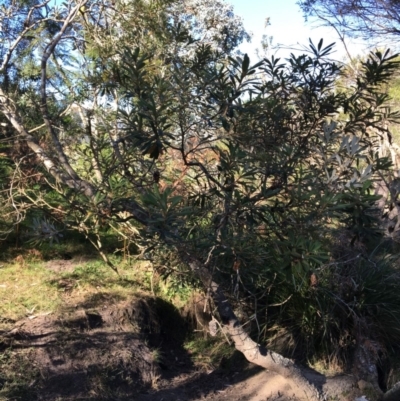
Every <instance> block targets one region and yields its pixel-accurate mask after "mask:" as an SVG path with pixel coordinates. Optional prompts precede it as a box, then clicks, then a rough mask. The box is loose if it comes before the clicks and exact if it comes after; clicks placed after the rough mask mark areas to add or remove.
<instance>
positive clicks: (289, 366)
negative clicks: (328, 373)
mask: <svg viewBox="0 0 400 401" xmlns="http://www.w3.org/2000/svg"><path fill="white" fill-rule="evenodd" d="M181 254H182V253H181ZM182 259H183V260H184V261H185V262H186V263H188V264H189V266H190V268H191V270H192V271H193V273H194V274H195V275H196V276H197V277H198V278H200V280H201V281H202V283H203V285H204V287H205V288H207V289H208V290H209V291H210V293H211V296H212V298H213V301H214V303H215V305H216V306H217V309H218V313H219V315H220V318H221V321H222V323H223V324H224V327H225V328H226V329H227V332H228V334H229V336H230V337H231V338H232V340H233V342H234V343H235V348H236V349H237V350H238V351H240V352H241V353H243V355H244V356H245V357H246V359H247V360H248V361H249V362H251V363H254V364H256V365H258V366H261V367H263V368H265V369H268V370H271V371H273V372H276V373H278V374H279V375H281V376H283V377H285V378H286V379H288V380H290V382H291V383H292V386H293V387H294V388H293V390H295V391H296V396H297V397H298V398H300V399H305V400H309V401H318V400H321V399H322V394H320V392H319V391H318V389H317V388H316V387H315V386H314V385H313V384H311V383H310V382H309V381H308V380H307V379H306V378H305V376H304V374H303V372H302V370H301V368H300V367H299V366H297V365H296V364H295V363H294V361H293V360H291V359H288V358H285V357H283V356H282V355H280V354H277V353H275V352H272V351H269V350H267V349H266V348H265V347H264V346H262V345H260V344H257V343H256V342H255V341H253V340H252V339H251V338H250V336H249V335H248V334H247V333H246V332H245V330H244V329H243V327H242V325H241V324H240V322H239V320H238V319H237V317H236V315H235V313H234V312H233V310H232V307H231V305H230V303H229V301H228V300H227V299H226V297H225V295H224V293H223V291H222V289H221V287H220V286H219V285H218V284H217V283H216V282H215V281H213V279H212V275H211V273H210V271H209V270H208V269H207V267H205V266H204V265H203V264H202V263H201V262H199V261H198V260H197V259H194V258H192V257H190V255H183V256H182Z"/></svg>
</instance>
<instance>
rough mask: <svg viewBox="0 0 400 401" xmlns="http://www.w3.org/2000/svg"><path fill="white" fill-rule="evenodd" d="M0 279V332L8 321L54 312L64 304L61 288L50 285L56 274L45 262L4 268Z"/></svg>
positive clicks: (11, 265)
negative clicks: (48, 268)
mask: <svg viewBox="0 0 400 401" xmlns="http://www.w3.org/2000/svg"><path fill="white" fill-rule="evenodd" d="M0 277H1V278H0V298H1V303H0V316H1V320H2V321H0V329H1V328H2V325H3V324H7V322H10V321H11V322H13V321H16V320H18V319H21V318H23V317H25V316H29V315H33V314H34V313H35V314H38V313H48V312H53V311H54V310H56V309H57V308H58V307H59V306H60V305H61V298H60V296H59V294H58V291H57V289H56V288H54V287H52V286H51V285H49V280H51V279H52V278H53V277H54V273H52V272H51V271H48V270H47V269H46V268H45V267H44V265H43V264H41V263H34V264H29V265H20V264H10V265H4V266H3V267H1V268H0Z"/></svg>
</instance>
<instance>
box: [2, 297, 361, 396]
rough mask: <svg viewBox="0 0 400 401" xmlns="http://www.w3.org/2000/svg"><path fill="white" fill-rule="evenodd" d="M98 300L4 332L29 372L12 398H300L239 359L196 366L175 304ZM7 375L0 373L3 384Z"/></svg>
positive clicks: (16, 364) (8, 350)
mask: <svg viewBox="0 0 400 401" xmlns="http://www.w3.org/2000/svg"><path fill="white" fill-rule="evenodd" d="M98 299H99V296H98V297H97V302H96V306H95V307H94V306H93V304H92V303H90V302H87V303H85V304H82V305H78V306H77V307H70V309H67V310H65V311H64V312H63V313H62V315H60V316H55V315H52V314H49V315H47V316H36V317H35V318H34V319H29V318H26V319H24V320H22V321H19V322H18V323H16V324H15V327H14V328H13V329H12V330H11V331H8V332H6V333H0V352H2V353H3V355H6V354H7V355H8V356H9V358H10V359H9V360H10V364H11V365H10V366H9V369H11V370H14V371H15V372H19V373H18V374H19V375H21V376H23V377H24V378H26V377H29V383H28V384H26V385H25V386H24V387H23V388H14V389H12V388H11V389H10V394H9V396H8V398H6V399H7V400H17V399H18V400H24V401H28V400H32V401H33V400H38V401H39V400H40V401H54V400H57V401H66V400H110V401H111V400H115V401H119V400H120V401H128V400H135V401H189V400H191V401H200V400H205V401H211V400H213V401H223V400H232V401H235V400H237V401H266V400H270V401H272V400H275V401H289V400H291V401H299V400H300V398H296V394H294V391H293V389H292V388H291V387H290V381H287V380H286V379H284V378H283V377H281V376H279V375H276V374H274V373H271V372H268V371H265V370H261V369H259V368H257V367H255V366H254V365H251V364H248V363H247V362H245V361H244V360H243V359H240V358H239V359H238V358H237V356H236V359H235V360H234V361H233V362H232V361H222V363H221V368H219V369H216V370H211V371H210V370H207V369H205V368H204V367H203V368H201V367H199V366H197V365H196V364H195V363H194V362H193V361H192V359H191V357H190V355H189V354H188V353H187V352H186V351H185V350H184V348H183V347H182V344H183V340H184V338H185V331H186V324H185V321H184V319H183V318H182V317H181V316H180V315H179V313H178V312H177V310H176V309H175V308H174V307H173V306H172V305H171V304H169V303H167V302H165V301H163V300H161V299H158V298H155V297H150V296H147V295H145V294H143V295H139V296H136V297H133V298H131V299H130V300H124V301H110V300H109V299H107V298H104V300H103V302H100V303H99V302H98ZM238 361H239V362H238ZM224 363H225V365H226V364H228V365H230V368H229V369H226V368H224V366H223V365H224ZM308 374H309V379H310V380H311V381H312V382H313V383H315V384H316V385H317V386H318V387H319V388H325V387H326V386H331V388H330V394H333V393H335V386H336V393H337V394H338V397H339V398H338V399H340V400H343V401H345V400H352V401H353V400H354V391H353V389H352V388H351V382H350V381H348V380H347V379H346V378H339V379H336V382H335V381H334V380H331V381H328V382H327V380H326V379H325V378H324V377H323V376H322V375H318V374H317V373H315V372H312V371H310V372H309V373H308ZM25 376H26V377H25ZM5 380H6V379H5V377H4V375H2V373H0V389H1V387H2V386H4V383H5ZM332 386H333V387H332ZM344 394H347V395H348V396H347V397H345V396H344ZM350 395H351V397H350Z"/></svg>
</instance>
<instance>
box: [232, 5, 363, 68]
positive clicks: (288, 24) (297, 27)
mask: <svg viewBox="0 0 400 401" xmlns="http://www.w3.org/2000/svg"><path fill="white" fill-rule="evenodd" d="M226 1H227V2H228V3H230V4H232V5H233V6H234V12H235V14H237V15H239V16H241V17H242V18H243V21H244V25H245V28H246V29H247V30H248V31H251V32H252V33H253V39H252V43H251V44H243V45H242V46H241V49H240V50H241V51H242V52H244V53H248V55H249V56H250V59H252V58H255V49H256V48H257V47H258V48H260V42H261V38H262V36H263V35H264V34H266V35H268V36H272V37H273V41H272V44H273V45H277V44H282V45H284V47H286V49H282V50H280V51H279V52H278V53H277V55H278V56H279V57H287V56H288V55H289V53H290V52H291V50H289V49H287V48H288V47H290V48H292V47H296V48H299V47H301V46H304V45H307V44H308V41H309V38H311V39H312V41H313V42H314V43H315V44H317V43H318V42H319V40H320V39H321V38H323V39H324V44H326V45H328V44H330V43H332V42H336V43H337V46H336V49H337V50H336V53H335V54H334V56H333V57H334V58H335V59H337V60H340V61H345V59H346V52H345V49H344V46H343V45H342V44H341V43H340V41H339V40H338V36H337V34H336V32H335V31H334V29H333V28H327V27H318V23H317V22H316V21H315V20H314V21H313V22H305V21H304V17H303V14H302V11H301V10H300V7H299V6H298V5H297V4H296V1H297V0H226ZM268 17H269V18H270V26H269V27H267V28H266V29H265V20H266V18H268ZM346 44H347V46H348V47H349V50H350V52H351V53H354V54H352V55H353V56H354V55H357V54H360V53H362V52H363V49H364V46H363V45H362V44H361V42H359V43H355V42H346ZM274 53H275V52H274V51H272V52H271V54H274ZM271 54H270V55H271Z"/></svg>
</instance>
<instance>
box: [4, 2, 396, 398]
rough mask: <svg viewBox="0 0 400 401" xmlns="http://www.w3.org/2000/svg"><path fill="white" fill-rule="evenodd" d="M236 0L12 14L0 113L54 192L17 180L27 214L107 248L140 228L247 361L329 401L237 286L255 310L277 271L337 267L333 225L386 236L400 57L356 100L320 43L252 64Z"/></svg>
mask: <svg viewBox="0 0 400 401" xmlns="http://www.w3.org/2000/svg"><path fill="white" fill-rule="evenodd" d="M221 4H222V3H220V2H218V1H215V2H214V1H213V2H211V1H210V2H193V3H190V2H157V1H132V2H126V1H121V2H119V1H113V2H105V1H89V0H82V1H79V2H68V3H65V4H63V5H61V6H50V5H49V3H48V2H44V3H32V4H31V3H25V2H14V3H13V7H10V8H7V9H4V10H3V11H2V14H1V21H2V24H7V23H9V21H11V20H13V21H20V23H19V24H16V25H15V27H14V28H13V31H12V35H10V36H9V37H8V38H7V40H6V41H5V42H3V43H2V48H1V54H2V56H3V59H2V60H1V70H0V73H1V74H2V75H1V81H0V83H1V85H0V112H1V114H2V117H3V118H4V119H5V121H7V123H6V124H7V129H8V130H12V132H13V134H14V138H13V140H15V138H16V140H17V141H18V142H20V143H23V144H26V145H27V147H28V148H29V149H30V151H29V152H30V153H33V154H34V156H35V158H34V159H33V160H32V161H31V163H32V165H34V166H36V167H37V169H38V171H40V174H41V177H42V184H43V185H42V186H41V187H39V188H37V187H34V188H32V187H29V186H26V185H22V184H21V183H18V182H17V181H15V182H12V184H13V185H12V186H11V187H12V189H13V190H14V191H16V192H14V193H13V202H14V204H15V206H16V207H18V206H20V207H22V206H23V204H26V202H27V201H29V202H31V203H32V204H33V205H34V206H35V207H37V208H43V209H46V210H47V211H48V213H50V214H52V215H53V216H54V218H55V219H57V218H60V213H61V214H62V220H63V222H64V224H68V225H69V226H70V227H72V228H75V229H77V230H80V231H82V232H84V233H85V234H86V235H87V237H88V238H89V239H90V240H91V241H92V242H93V244H94V245H95V246H96V247H97V248H98V249H99V250H100V252H101V251H102V250H101V232H102V229H103V228H104V227H105V226H109V227H113V228H114V229H116V230H120V229H121V227H122V226H124V227H126V226H127V225H129V227H130V234H129V235H132V236H137V235H140V236H141V238H142V241H143V242H144V243H146V251H147V252H150V250H153V252H154V253H157V252H159V251H160V249H162V250H163V252H169V254H171V255H173V258H171V261H172V262H173V261H176V263H177V265H179V266H180V268H182V269H183V270H184V272H185V273H186V274H188V275H192V276H193V277H196V278H197V279H198V280H199V281H200V282H201V283H202V285H203V286H204V288H205V289H206V290H208V291H209V293H210V295H211V296H212V298H213V300H214V302H215V304H216V306H217V309H218V313H219V316H220V319H221V321H222V323H223V326H224V327H225V330H226V331H227V333H228V334H229V335H230V336H231V338H232V340H233V341H234V343H235V346H236V348H237V349H238V350H239V351H241V352H243V354H244V355H245V356H246V358H247V359H248V360H249V361H251V362H253V363H255V364H258V365H260V366H263V367H265V368H267V369H271V370H273V371H275V372H277V373H279V374H281V375H283V376H285V377H286V378H288V380H291V382H292V384H293V386H294V388H295V389H296V393H297V394H298V395H299V397H301V396H303V398H305V399H309V400H318V399H322V397H323V394H322V393H321V392H320V391H319V390H318V389H316V388H315V387H314V386H313V385H312V384H310V383H309V382H308V381H307V380H306V378H305V377H304V375H303V372H302V369H301V368H300V367H298V366H297V365H296V364H295V363H294V361H292V360H290V359H287V358H284V357H283V356H281V355H279V354H277V353H275V352H273V351H270V350H267V349H266V348H265V347H263V346H262V345H260V344H258V343H257V342H256V341H254V340H253V339H252V338H251V337H250V336H249V334H248V333H247V332H246V331H245V330H244V328H243V326H242V325H241V324H240V322H239V320H238V319H237V317H236V315H235V313H234V311H233V308H232V307H231V304H230V302H229V301H228V298H227V296H226V294H227V288H226V287H224V286H223V285H222V284H221V283H225V282H226V278H229V279H231V278H232V277H233V276H234V277H235V283H236V284H235V288H234V289H233V291H235V292H236V295H237V296H249V294H250V295H251V297H252V298H254V300H255V302H257V299H259V298H260V297H261V294H262V293H265V287H266V286H267V285H269V284H270V279H271V277H272V276H273V277H277V276H278V277H279V278H280V279H281V280H290V281H292V282H293V285H294V287H295V288H300V287H301V286H303V285H304V283H308V282H309V280H310V278H311V277H312V274H313V272H314V271H315V270H316V269H317V268H318V267H319V266H321V265H322V264H323V263H325V262H326V260H327V259H328V258H329V251H328V249H329V246H330V242H329V238H330V234H329V230H330V229H331V226H332V220H334V221H335V224H337V225H339V226H340V225H346V227H347V228H348V230H349V232H351V235H352V238H353V240H362V239H363V238H366V237H367V236H370V235H379V232H376V230H375V226H374V215H373V214H372V213H371V207H372V206H373V204H374V202H375V201H376V199H377V197H376V196H374V195H371V188H372V182H373V180H374V178H375V177H376V176H377V173H378V172H379V171H380V170H383V169H385V168H388V163H387V160H384V159H382V158H379V157H378V155H377V152H376V146H377V144H378V142H379V138H380V137H381V136H387V135H390V133H388V132H387V129H386V126H387V125H386V124H387V122H388V121H390V120H391V119H395V118H396V117H397V116H396V114H394V113H390V112H389V111H388V110H387V109H386V108H385V101H386V100H387V97H386V96H385V95H384V94H382V93H381V92H380V90H379V87H380V83H382V82H385V81H386V80H387V79H388V78H389V77H390V74H391V73H392V72H393V71H394V69H395V68H396V63H395V62H394V59H393V56H390V55H389V54H388V53H385V54H382V53H379V52H378V53H376V54H372V55H371V57H370V59H369V60H368V61H366V62H365V63H364V64H363V69H362V74H361V75H360V77H359V79H358V80H357V82H356V83H355V84H354V86H353V87H352V88H350V89H349V90H347V91H346V92H344V91H343V92H341V91H338V90H335V82H336V79H337V77H338V76H339V74H340V73H341V67H340V66H339V65H337V64H335V63H334V62H332V61H330V60H329V53H330V51H331V49H332V45H328V46H326V47H324V46H323V42H322V41H321V42H320V43H319V44H318V45H314V44H313V43H310V51H309V53H308V54H304V55H301V56H298V57H296V56H291V57H290V59H289V61H288V63H286V64H285V63H283V62H282V61H281V60H279V59H276V58H272V59H271V60H261V61H259V62H258V63H256V64H254V65H252V64H251V63H250V60H249V58H248V57H247V55H245V56H234V55H233V53H232V51H233V50H234V49H235V46H236V45H237V44H238V43H240V41H241V40H243V39H245V38H246V37H247V36H246V35H247V34H246V33H245V32H244V30H243V27H242V26H241V23H240V21H239V20H236V19H232V14H231V9H230V8H229V7H227V6H224V7H225V8H224V7H220V6H221ZM195 6H196V7H197V8H196V9H194V8H193V7H195ZM200 7H203V8H204V10H203V11H204V12H203V11H202V10H201V8H200ZM194 11H195V12H194ZM229 24H234V27H235V29H230V28H229V29H228V28H227V27H229V26H230V25H229ZM211 28H213V29H214V30H211V36H210V35H209V33H210V32H209V31H210V29H211ZM10 82H11V83H12V85H11V84H10ZM32 109H34V111H35V112H34V113H32ZM341 116H345V118H341ZM2 135H5V131H4V132H2ZM24 157H25V156H24ZM22 169H23V166H22V167H21V165H19V170H22ZM49 188H51V192H52V196H51V197H49V196H48V192H49ZM17 190H18V191H17ZM11 192H12V191H11ZM17 192H18V193H17ZM18 202H19V203H18ZM59 204H62V205H63V206H62V209H60V208H59ZM138 233H139V234H138ZM103 256H105V255H104V254H103ZM270 260H273V261H274V263H272V264H271V263H269V261H270ZM230 281H231V280H230ZM355 340H356V341H358V343H359V349H360V350H361V349H364V348H362V347H363V344H364V343H363V342H362V341H365V339H363V340H362V339H361V338H355ZM360 353H361V351H360ZM364 356H365V355H364ZM367 356H371V355H367ZM375 362H376V361H375V360H374V359H373V358H372V362H371V366H367V368H368V369H367V373H365V371H364V372H362V371H361V372H360V375H361V376H363V375H364V376H365V375H367V376H368V374H369V373H368V372H370V369H369V368H370V367H372V368H373V367H374V366H375ZM364 378H367V379H370V380H372V381H374V380H376V377H375V376H374V375H373V374H372V375H371V377H364ZM388 394H389V393H388ZM387 399H389V398H387Z"/></svg>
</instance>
